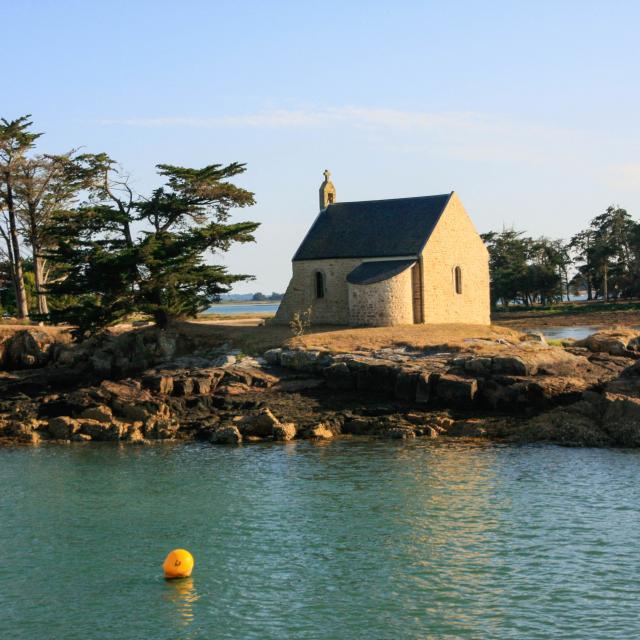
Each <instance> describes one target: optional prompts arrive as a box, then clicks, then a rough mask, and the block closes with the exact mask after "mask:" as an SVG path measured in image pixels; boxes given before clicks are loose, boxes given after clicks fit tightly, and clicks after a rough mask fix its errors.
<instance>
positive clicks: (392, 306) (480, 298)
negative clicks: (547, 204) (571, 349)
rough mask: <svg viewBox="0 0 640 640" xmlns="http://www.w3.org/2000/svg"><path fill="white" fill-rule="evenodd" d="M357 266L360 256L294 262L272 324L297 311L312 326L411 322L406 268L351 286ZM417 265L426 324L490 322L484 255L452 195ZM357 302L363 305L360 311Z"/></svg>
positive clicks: (278, 322) (479, 241)
mask: <svg viewBox="0 0 640 640" xmlns="http://www.w3.org/2000/svg"><path fill="white" fill-rule="evenodd" d="M374 258H375V256H371V259H374ZM362 262H363V259H361V258H355V259H329V260H304V261H299V262H294V263H293V276H292V278H291V281H290V282H289V286H288V287H287V291H286V293H285V296H284V299H283V300H282V303H281V304H280V308H279V309H278V312H277V314H276V316H275V318H274V320H273V322H274V323H276V324H288V323H289V322H290V320H291V317H292V316H293V314H294V313H295V312H296V311H297V312H304V311H306V310H307V309H309V308H311V309H312V322H313V323H315V324H337V325H348V324H359V325H378V326H381V325H387V324H389V325H391V324H412V323H413V309H412V291H411V270H409V269H408V270H407V271H406V272H404V273H402V274H400V275H399V276H396V278H393V279H392V280H390V281H387V282H381V283H375V284H374V285H364V286H362V285H351V288H350V287H349V285H348V284H347V275H348V274H349V273H350V272H351V271H352V270H353V269H355V268H356V267H357V266H358V265H360V264H361V263H362ZM421 267H422V282H423V296H422V298H423V300H422V305H423V314H422V317H423V321H424V322H425V323H427V324H437V323H448V322H451V323H462V324H489V323H490V316H489V313H490V308H489V307H490V305H489V254H488V252H487V249H486V248H485V246H484V243H483V242H482V239H481V238H480V236H479V235H478V233H477V231H476V229H475V227H474V226H473V223H472V222H471V219H470V218H469V216H468V215H467V213H466V211H465V209H464V207H463V206H462V203H461V202H460V200H459V199H458V196H457V195H456V194H455V193H454V194H453V195H452V196H451V199H450V201H449V204H448V205H447V208H446V210H445V212H444V213H443V215H442V217H441V218H440V221H439V222H438V224H437V226H436V228H435V229H434V231H433V234H432V235H431V238H430V239H429V241H428V242H427V245H426V247H425V250H424V251H423V253H422V256H421ZM456 267H460V268H461V270H462V293H461V294H458V293H456V290H455V278H454V271H455V268H456ZM317 271H320V272H321V273H323V274H324V278H325V296H324V297H323V298H317V297H316V288H315V274H316V272H317ZM350 291H351V293H350ZM356 299H357V300H358V304H360V303H364V306H363V308H362V309H361V310H360V311H358V310H357V306H358V304H356ZM385 300H386V301H387V303H385V302H384V301H385ZM385 304H387V305H388V306H387V307H386V308H385ZM350 309H351V312H350Z"/></svg>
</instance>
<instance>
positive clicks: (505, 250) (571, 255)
mask: <svg viewBox="0 0 640 640" xmlns="http://www.w3.org/2000/svg"><path fill="white" fill-rule="evenodd" d="M482 239H483V240H484V242H485V244H486V246H487V248H488V249H489V254H490V270H491V301H492V304H493V305H494V306H495V305H498V304H502V305H509V304H512V303H516V304H525V305H532V304H550V303H553V302H560V301H562V300H564V299H566V300H569V299H570V297H569V296H570V294H575V293H577V292H578V291H585V292H586V294H587V299H588V300H595V299H597V298H600V299H603V300H616V299H619V298H635V297H638V296H640V224H639V223H638V222H636V221H635V220H634V219H633V218H632V217H631V216H630V215H629V213H628V212H627V211H626V210H625V209H622V208H621V207H619V206H610V207H609V208H608V209H607V210H606V211H605V212H604V213H603V214H601V215H599V216H596V217H595V218H593V220H591V222H590V224H589V226H588V227H587V228H586V229H583V230H582V231H580V232H578V233H576V234H575V235H574V236H573V237H572V238H571V239H570V240H552V239H550V238H546V237H544V236H543V237H540V238H531V237H529V236H527V235H525V232H523V231H516V230H514V229H504V230H503V231H500V232H496V231H490V232H489V233H484V234H482Z"/></svg>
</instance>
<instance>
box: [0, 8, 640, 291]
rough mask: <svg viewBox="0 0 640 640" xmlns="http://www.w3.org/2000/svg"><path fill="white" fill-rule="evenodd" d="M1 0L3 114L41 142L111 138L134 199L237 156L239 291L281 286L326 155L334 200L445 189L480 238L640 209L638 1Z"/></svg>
mask: <svg viewBox="0 0 640 640" xmlns="http://www.w3.org/2000/svg"><path fill="white" fill-rule="evenodd" d="M0 8H1V9H2V14H1V15H2V16H3V22H4V24H5V25H9V26H10V27H11V28H10V29H7V28H5V29H3V43H2V49H3V52H4V55H5V57H6V56H7V55H8V56H9V58H10V64H8V65H4V70H3V82H2V91H1V93H0V115H2V116H4V117H7V118H13V117H17V116H18V115H22V114H24V113H32V114H33V117H34V120H35V122H36V124H37V128H38V129H39V130H41V131H45V132H46V134H47V135H46V136H45V137H44V138H43V139H42V146H41V149H42V150H43V151H51V152H55V151H62V150H66V149H68V148H71V147H77V146H83V147H84V148H85V149H86V150H88V151H106V152H107V153H109V154H110V155H111V156H112V157H114V158H116V159H117V160H118V161H119V162H120V163H121V164H122V165H123V166H124V168H125V169H126V170H127V171H128V172H129V173H130V174H131V175H132V177H133V180H134V184H135V186H136V188H138V189H139V190H140V191H142V192H146V191H148V190H150V189H151V188H153V187H154V186H156V184H157V182H156V179H155V175H154V165H155V164H157V163H159V162H166V163H172V164H182V165H185V166H194V167H197V166H202V165H205V164H209V163H214V162H221V163H226V162H232V161H241V162H246V163H247V165H248V171H247V173H246V174H245V175H244V176H243V177H242V179H241V184H242V185H243V186H246V187H247V188H250V189H251V190H253V191H255V193H256V199H257V202H258V204H257V205H256V206H255V207H254V208H252V209H250V210H244V211H240V212H239V213H238V214H237V215H238V216H239V217H247V218H250V219H255V220H259V221H260V222H261V223H262V227H261V229H260V231H259V232H258V234H257V239H258V242H257V244H255V245H250V246H244V247H239V248H236V249H234V250H232V251H231V253H230V254H229V255H228V256H225V257H224V258H223V259H222V261H223V262H225V263H226V264H228V265H229V267H230V269H231V270H233V271H235V272H242V273H253V274H255V275H256V277H257V280H256V281H255V282H252V283H247V284H245V285H242V286H239V287H237V289H236V291H238V292H244V291H255V290H262V291H267V292H270V291H273V290H277V291H282V290H284V288H285V286H286V283H287V281H288V278H289V274H290V259H291V256H292V255H293V253H294V251H295V248H296V246H297V244H298V243H299V242H300V240H301V239H302V237H303V235H304V233H305V232H306V230H307V228H308V226H309V225H310V224H311V222H312V221H313V219H314V218H315V216H316V214H317V206H318V205H317V189H318V187H319V184H320V182H321V180H322V171H323V170H324V169H325V168H329V169H330V170H331V172H332V175H333V180H334V184H335V185H336V189H337V196H338V200H367V199H376V198H387V197H389V198H391V197H401V196H418V195H427V194H432V193H446V192H448V191H451V190H455V191H457V192H458V194H459V195H460V197H461V198H462V201H463V203H464V204H465V206H466V208H467V210H468V211H469V213H470V214H471V216H472V218H473V220H474V222H475V223H476V226H477V228H478V230H479V231H481V232H482V231H487V230H489V229H499V228H501V227H502V226H503V225H506V226H515V227H516V228H518V229H523V230H527V231H528V232H529V233H532V234H535V235H543V234H544V235H547V236H550V237H568V236H570V235H571V234H572V233H573V232H575V231H577V230H578V229H580V228H581V227H582V226H584V225H585V224H586V223H587V222H588V220H589V219H590V218H592V217H593V216H595V215H597V214H598V213H600V212H602V211H603V210H604V209H605V208H606V207H607V206H608V205H609V204H611V203H616V204H620V205H622V206H624V207H626V208H627V209H628V210H629V211H630V212H631V213H632V214H633V215H634V216H635V217H636V218H639V217H640V126H639V117H640V116H639V114H640V83H638V77H639V76H640V74H639V70H640V43H639V41H638V37H637V26H638V24H639V23H640V3H638V2H631V1H630V2H615V1H613V2H587V1H582V2H568V1H567V2H544V1H543V2H540V1H538V2H535V3H533V2H524V1H523V2H518V1H516V0H513V1H511V2H491V1H490V0H486V1H484V2H480V1H477V2H462V1H461V2H444V1H441V2H426V1H425V2H408V1H402V0H399V1H397V2H395V3H391V2H376V1H373V2H372V1H368V2H348V1H343V2H331V1H324V2H306V1H304V0H298V1H293V0H292V1H290V2H268V1H262V2H253V1H244V2H215V1H210V2H194V1H191V0H183V1H182V2H164V1H162V0H155V1H154V2H142V1H141V2H136V1H135V0H131V1H130V2H116V1H109V0H103V1H102V2H86V1H85V2H71V1H68V0H67V1H65V0H58V1H57V2H48V1H47V2H45V1H44V0H43V1H40V2H34V1H32V2H29V1H26V0H22V1H21V2H19V3H18V2H15V0H0ZM239 217H238V219H240V218H239Z"/></svg>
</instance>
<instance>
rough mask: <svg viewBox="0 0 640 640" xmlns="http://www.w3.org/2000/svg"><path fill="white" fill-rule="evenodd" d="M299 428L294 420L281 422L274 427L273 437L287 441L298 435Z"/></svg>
mask: <svg viewBox="0 0 640 640" xmlns="http://www.w3.org/2000/svg"><path fill="white" fill-rule="evenodd" d="M296 433H297V429H296V425H295V424H294V423H293V422H280V423H278V424H277V425H274V427H273V439H274V440H277V441H280V442H286V441H288V440H293V439H294V438H295V437H296Z"/></svg>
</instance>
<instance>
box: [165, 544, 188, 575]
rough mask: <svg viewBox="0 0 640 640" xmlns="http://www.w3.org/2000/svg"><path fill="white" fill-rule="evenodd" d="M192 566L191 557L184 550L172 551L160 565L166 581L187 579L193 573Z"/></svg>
mask: <svg viewBox="0 0 640 640" xmlns="http://www.w3.org/2000/svg"><path fill="white" fill-rule="evenodd" d="M193 565H194V559H193V556H192V555H191V554H190V553H189V552H188V551H187V550H186V549H174V550H173V551H171V552H170V553H169V555H168V556H167V557H166V558H165V561H164V562H163V563H162V570H163V571H164V577H165V578H166V579H167V580H173V579H174V578H188V577H189V576H190V575H191V572H192V571H193Z"/></svg>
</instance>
